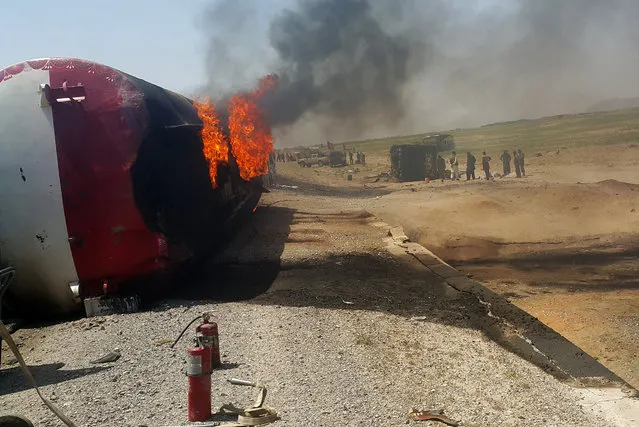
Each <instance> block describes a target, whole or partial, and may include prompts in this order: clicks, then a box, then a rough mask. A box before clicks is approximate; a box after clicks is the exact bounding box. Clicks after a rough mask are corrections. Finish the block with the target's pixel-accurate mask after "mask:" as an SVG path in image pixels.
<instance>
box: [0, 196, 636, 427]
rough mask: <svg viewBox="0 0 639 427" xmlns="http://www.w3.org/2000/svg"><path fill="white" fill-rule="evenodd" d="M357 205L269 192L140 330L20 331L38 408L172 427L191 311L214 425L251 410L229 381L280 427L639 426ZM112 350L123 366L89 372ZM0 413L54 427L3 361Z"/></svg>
mask: <svg viewBox="0 0 639 427" xmlns="http://www.w3.org/2000/svg"><path fill="white" fill-rule="evenodd" d="M366 197H368V196H367V194H366V192H361V191H360V192H358V193H352V194H351V196H349V197H341V198H340V197H329V196H321V195H317V196H306V195H299V194H296V192H295V191H289V190H276V191H274V192H272V193H271V194H266V195H265V196H264V199H263V200H262V205H261V206H260V207H259V208H258V209H257V211H256V213H255V215H254V216H253V218H252V221H251V224H248V225H247V227H245V228H244V229H243V231H242V232H241V233H239V234H238V236H236V240H235V241H234V242H233V244H232V245H231V246H230V247H229V248H228V250H227V251H226V252H225V253H223V254H220V256H219V257H218V258H217V259H214V260H210V264H207V265H206V266H205V267H204V268H202V269H201V270H198V271H197V272H195V274H193V275H192V276H190V277H189V276H187V277H184V280H183V281H181V283H180V286H179V288H178V289H176V294H177V295H179V298H169V299H167V300H166V301H164V302H162V303H160V304H158V305H156V306H154V307H153V309H151V310H145V311H142V312H139V313H132V314H124V315H113V316H105V317H98V318H89V319H79V320H76V321H67V322H57V323H54V324H49V325H25V326H24V327H23V328H22V329H20V330H18V331H17V332H16V333H15V334H14V337H15V339H16V340H17V341H18V343H19V345H20V348H21V351H22V352H23V355H24V357H25V358H26V360H27V362H28V363H29V365H30V366H31V370H32V372H33V373H34V375H35V377H36V379H37V381H38V382H39V384H40V386H41V389H42V392H43V393H44V395H45V396H47V397H49V398H50V399H51V400H52V401H54V403H55V404H56V405H58V406H59V407H60V408H62V410H63V411H64V412H65V413H66V414H67V415H68V416H69V417H70V418H71V419H72V420H74V421H75V422H76V423H77V424H78V425H87V426H138V427H139V426H141V425H146V426H162V425H183V424H184V423H185V421H186V420H185V418H186V402H187V398H186V396H187V379H186V376H185V375H184V372H183V368H184V364H185V354H186V348H187V347H189V346H190V345H191V344H190V342H189V341H190V336H192V333H193V328H191V330H190V332H189V333H188V334H187V336H185V338H183V339H182V341H180V342H179V343H178V345H177V346H176V347H175V348H171V347H169V343H170V342H171V341H172V339H174V338H175V337H176V336H177V335H178V334H179V332H180V330H181V329H182V327H183V326H184V325H185V324H186V323H187V322H188V321H190V320H191V319H193V317H194V316H195V315H196V314H200V313H202V312H205V311H208V312H212V313H213V314H214V316H215V320H216V321H217V322H218V324H219V328H220V349H221V353H222V362H223V366H222V368H221V369H219V370H216V371H214V373H213V378H212V384H213V392H212V395H213V409H214V410H215V411H217V409H218V408H220V406H221V405H222V404H228V403H232V404H234V405H236V406H238V407H246V406H247V405H248V404H249V402H252V400H253V399H254V397H255V394H256V393H255V391H254V390H248V389H246V388H240V387H233V386H231V385H230V384H228V383H227V381H226V380H227V379H229V378H242V379H250V380H260V381H262V382H264V383H265V384H266V385H267V386H268V390H269V391H268V394H267V400H266V404H267V405H269V406H271V407H273V408H275V409H276V410H277V411H278V414H279V415H280V416H281V418H282V419H281V420H280V421H278V422H277V423H276V424H274V425H276V426H307V425H313V426H335V425H348V426H399V425H406V424H407V423H408V422H407V414H408V411H409V410H410V409H411V408H413V407H414V408H417V409H437V410H444V411H445V414H447V415H448V416H449V417H451V418H452V419H454V420H460V421H461V425H463V426H467V427H473V426H474V427H479V426H497V425H499V426H511V427H516V426H517V427H518V426H521V427H526V426H537V425H539V426H575V427H581V426H585V425H596V426H611V427H612V426H621V425H623V426H633V425H637V421H639V405H637V401H636V399H632V398H629V397H626V394H625V393H624V392H623V391H622V390H620V389H618V388H616V387H614V386H610V384H611V383H606V381H604V380H606V379H611V380H612V381H615V382H616V381H617V379H616V378H613V377H614V376H612V377H611V376H610V375H608V374H609V372H608V371H607V370H605V369H602V367H601V366H600V365H599V364H598V363H596V362H595V361H594V360H592V359H591V358H589V357H587V356H584V355H583V354H580V352H575V348H574V347H572V346H571V345H570V343H567V342H566V341H565V340H563V339H561V337H558V336H557V335H556V334H555V333H554V332H553V331H548V330H545V329H547V328H544V327H543V325H541V324H539V322H535V321H534V319H530V318H528V320H524V321H523V322H521V323H522V324H521V325H518V326H517V327H518V328H519V331H520V332H521V333H522V334H523V335H525V336H527V337H534V341H535V343H536V344H537V345H542V344H543V338H546V339H547V340H548V342H550V343H552V344H553V347H559V349H560V351H559V353H561V354H559V355H558V356H563V355H566V356H568V357H567V358H566V359H570V360H569V361H568V363H567V364H564V363H562V362H560V361H555V360H551V359H555V358H554V357H552V358H548V357H546V356H545V355H540V352H537V351H533V346H532V345H530V344H528V343H527V342H526V341H524V340H523V339H522V336H523V335H519V334H513V331H512V327H511V326H510V325H509V324H508V323H507V322H505V321H504V320H503V319H504V317H502V316H509V313H508V312H509V311H510V313H512V312H513V310H508V307H512V306H511V305H510V304H501V306H498V304H497V301H495V300H494V299H493V300H490V299H488V298H486V297H485V298H486V299H485V300H484V301H482V300H480V299H479V298H478V296H477V295H475V294H474V293H473V292H469V291H467V290H465V289H464V288H463V285H464V283H466V284H471V285H472V283H473V281H472V280H470V279H468V278H466V277H464V276H463V275H462V274H461V273H460V272H458V271H455V270H454V269H451V268H450V267H447V266H446V265H444V264H442V263H441V262H440V261H439V260H438V259H437V258H435V257H434V256H432V254H430V253H429V252H428V251H427V250H425V249H424V248H423V247H422V246H420V245H418V244H416V243H410V242H406V239H405V238H404V236H403V234H402V233H400V232H397V231H396V229H391V227H390V226H389V225H388V224H386V223H384V222H383V221H381V220H380V219H379V218H376V217H374V216H373V215H371V214H370V213H368V212H366V211H363V210H361V209H357V208H356V206H357V205H358V204H359V203H360V202H361V200H364V198H366ZM389 232H390V236H389ZM451 270H452V271H451ZM222 289H223V290H225V291H224V292H220V290H222ZM498 299H499V300H502V299H501V298H498ZM502 301H503V300H502ZM491 302H492V303H494V305H492V306H491V305H490V304H491ZM487 307H488V308H487ZM491 307H492V308H491ZM504 307H506V310H505V311H504V310H503V309H504ZM515 311H517V313H516V316H515V317H519V319H522V318H527V317H529V316H527V315H526V313H524V312H522V311H521V310H515ZM487 312H492V314H493V315H492V316H489V315H487ZM510 322H511V323H515V324H516V323H517V322H516V321H514V320H512V319H511V321H510ZM517 342H518V343H519V344H521V346H520V347H519V348H515V349H513V348H512V345H511V344H512V343H517ZM61 343H62V344H64V345H61ZM566 344H568V345H566ZM115 347H118V348H119V349H120V350H121V354H122V356H121V358H120V359H118V360H116V361H114V362H111V363H105V364H91V363H90V361H91V360H93V359H95V358H97V357H99V356H101V355H103V354H104V353H106V352H108V351H111V350H113V349H114V348H115ZM542 350H545V349H544V348H543V347H542ZM551 350H553V349H551ZM531 361H532V362H533V363H531ZM571 361H572V362H577V365H578V366H577V365H574V364H573V363H571ZM558 369H559V371H558ZM573 369H574V371H573ZM561 372H574V374H573V376H578V377H582V378H580V379H583V380H584V381H588V380H591V379H596V378H599V379H600V380H602V383H600V384H602V385H607V386H606V387H603V388H602V387H597V386H595V388H593V387H575V386H574V385H573V384H569V383H568V382H563V381H558V379H557V377H556V375H558V374H561ZM551 373H552V375H551ZM626 391H632V390H626ZM0 413H19V414H23V415H25V416H27V417H29V418H30V419H31V420H33V421H34V422H36V423H37V424H36V425H40V426H55V425H60V423H59V422H58V421H57V420H55V419H54V418H53V416H52V414H51V413H50V412H49V411H48V410H47V408H46V407H44V405H42V404H41V403H40V402H39V401H38V400H37V398H36V395H35V393H34V391H33V390H30V389H29V388H28V387H27V386H26V383H25V381H24V378H23V375H22V373H21V372H20V370H19V368H18V366H17V365H16V363H15V360H14V361H12V360H9V359H5V360H4V366H3V367H2V369H0ZM233 418H234V417H230V416H228V415H223V414H217V415H215V416H214V417H213V419H214V420H216V421H221V422H224V421H231V420H233ZM414 424H415V425H420V426H424V427H428V426H431V427H435V426H439V425H443V424H441V423H438V422H434V421H433V422H419V423H414Z"/></svg>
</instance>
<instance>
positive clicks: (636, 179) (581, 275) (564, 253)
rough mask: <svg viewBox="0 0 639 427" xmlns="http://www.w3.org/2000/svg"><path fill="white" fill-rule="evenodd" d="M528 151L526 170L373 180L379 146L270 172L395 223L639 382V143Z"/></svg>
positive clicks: (378, 169) (383, 164)
mask: <svg viewBox="0 0 639 427" xmlns="http://www.w3.org/2000/svg"><path fill="white" fill-rule="evenodd" d="M475 154H476V155H477V154H479V153H475ZM492 154H493V158H497V157H498V156H497V155H495V154H496V153H492ZM526 154H527V167H526V172H527V177H526V178H522V179H517V178H510V177H509V178H497V179H496V180H495V181H486V180H483V179H480V180H476V181H471V182H464V181H461V182H451V181H446V182H444V183H442V182H439V181H436V182H430V183H426V182H418V183H393V182H388V181H387V180H385V179H384V178H383V177H382V178H381V179H378V178H376V177H377V176H378V175H379V174H380V173H382V172H386V171H388V170H389V166H388V164H389V162H388V159H387V156H385V155H376V154H375V153H371V154H369V155H367V163H368V164H367V166H364V167H362V166H360V165H355V166H348V167H346V168H334V169H331V168H328V167H324V168H311V169H309V168H305V169H302V168H299V167H298V166H297V165H295V164H292V163H289V164H279V165H278V174H279V175H280V181H279V182H280V184H284V185H285V186H288V187H289V188H290V187H297V189H296V190H297V191H299V192H306V191H316V192H317V191H319V192H323V193H324V194H326V195H339V196H340V198H339V199H336V201H335V203H342V204H343V203H353V202H356V204H359V205H360V206H362V207H365V208H366V209H368V210H370V211H371V212H374V213H375V214H376V215H378V216H380V217H381V218H383V219H384V220H385V221H387V222H389V223H392V224H401V225H402V226H403V227H404V228H405V230H406V232H407V234H408V235H409V237H411V239H412V240H414V241H417V242H419V243H421V244H422V245H424V246H425V247H427V248H429V249H431V250H433V251H434V252H435V253H436V254H437V255H439V256H440V257H442V258H443V259H445V260H446V261H447V262H449V263H451V264H452V265H455V266H456V267H457V268H459V269H461V270H463V271H464V272H466V273H468V274H469V275H472V276H473V277H474V278H476V279H478V280H480V281H481V282H483V283H484V284H485V285H486V286H488V287H489V288H491V289H492V290H494V291H496V292H498V293H500V294H501V295H503V296H505V297H507V298H508V299H509V300H510V301H512V302H513V303H514V304H515V305H517V306H518V307H520V308H522V309H524V310H526V311H527V312H529V313H530V314H532V315H533V316H535V317H537V318H539V319H540V320H541V321H542V322H544V323H545V324H546V325H548V326H550V327H551V328H553V329H555V330H557V331H558V332H559V333H561V334H562V335H564V336H565V337H566V338H568V339H569V340H570V341H572V342H574V343H575V344H576V345H577V346H579V347H581V348H582V349H584V350H585V351H586V352H588V353H589V354H590V355H592V356H594V357H595V358H598V359H599V360H600V361H601V362H602V363H603V364H604V365H605V366H606V367H608V368H609V369H611V370H612V371H614V372H615V373H616V374H618V375H619V376H621V377H622V378H624V379H625V380H626V381H627V382H629V383H630V384H632V385H633V386H634V387H639V355H638V354H637V351H636V349H637V347H638V346H639V263H638V262H637V261H638V257H639V172H638V168H639V148H637V147H636V146H635V145H634V144H630V145H617V146H589V147H583V148H570V149H559V150H553V151H550V152H543V153H539V156H537V153H526ZM461 160H462V164H461V165H460V170H461V171H463V170H465V164H463V161H464V160H465V156H461ZM492 168H493V172H499V171H500V169H501V165H500V164H499V162H498V161H494V160H493V162H492ZM477 172H478V175H483V174H482V173H481V171H479V170H478V171H477ZM348 174H351V175H352V176H353V179H352V181H348V180H347V175H348ZM463 179H464V180H465V177H464V178H463Z"/></svg>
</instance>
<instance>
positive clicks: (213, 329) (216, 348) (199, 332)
mask: <svg viewBox="0 0 639 427" xmlns="http://www.w3.org/2000/svg"><path fill="white" fill-rule="evenodd" d="M195 337H196V340H197V342H198V344H199V345H200V346H202V347H204V348H205V349H208V354H207V358H208V359H209V361H210V363H209V366H211V369H215V368H219V367H220V366H221V365H222V361H221V360H220V338H219V336H218V333H217V323H215V322H210V321H209V318H207V317H205V318H204V319H203V320H202V323H200V324H199V325H198V326H197V328H195Z"/></svg>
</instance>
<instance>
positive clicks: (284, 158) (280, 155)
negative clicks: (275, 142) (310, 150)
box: [277, 151, 298, 162]
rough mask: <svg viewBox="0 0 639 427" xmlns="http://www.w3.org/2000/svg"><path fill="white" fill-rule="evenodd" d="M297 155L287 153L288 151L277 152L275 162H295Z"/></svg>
mask: <svg viewBox="0 0 639 427" xmlns="http://www.w3.org/2000/svg"><path fill="white" fill-rule="evenodd" d="M297 157H298V156H297V154H295V153H289V152H288V151H284V152H277V161H278V162H296V161H297Z"/></svg>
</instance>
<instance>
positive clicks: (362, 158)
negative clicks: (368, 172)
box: [348, 151, 366, 166]
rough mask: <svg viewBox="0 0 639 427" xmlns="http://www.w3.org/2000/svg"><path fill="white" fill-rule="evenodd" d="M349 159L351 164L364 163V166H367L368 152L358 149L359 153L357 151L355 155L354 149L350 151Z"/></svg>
mask: <svg viewBox="0 0 639 427" xmlns="http://www.w3.org/2000/svg"><path fill="white" fill-rule="evenodd" d="M353 157H356V160H353ZM348 160H349V162H350V164H351V165H353V164H355V165H362V166H366V154H364V153H362V152H360V151H358V152H357V153H355V155H353V152H352V151H349V152H348Z"/></svg>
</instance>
